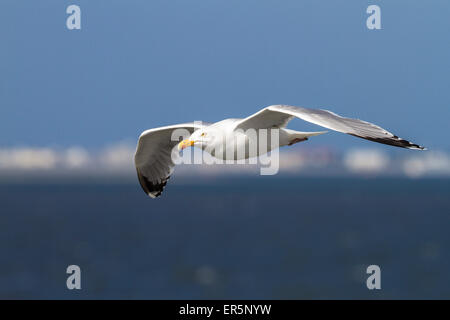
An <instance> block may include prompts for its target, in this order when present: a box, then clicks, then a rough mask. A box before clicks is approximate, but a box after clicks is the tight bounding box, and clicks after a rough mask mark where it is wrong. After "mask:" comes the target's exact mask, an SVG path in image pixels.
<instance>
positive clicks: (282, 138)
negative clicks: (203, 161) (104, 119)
mask: <svg viewBox="0 0 450 320" xmlns="http://www.w3.org/2000/svg"><path fill="white" fill-rule="evenodd" d="M295 117H296V118H300V119H302V120H304V121H308V122H311V123H314V124H316V125H319V126H321V127H324V128H327V129H330V130H334V131H338V132H342V133H347V134H350V135H352V136H355V137H359V138H363V139H367V140H371V141H374V142H378V143H383V144H387V145H391V146H395V147H401V148H407V149H415V150H425V148H424V147H421V146H419V145H417V144H414V143H411V142H409V141H407V140H404V139H401V138H399V137H397V136H396V135H394V134H392V133H390V132H389V131H387V130H385V129H383V128H381V127H379V126H377V125H375V124H372V123H369V122H366V121H362V120H358V119H351V118H344V117H341V116H339V115H337V114H336V113H333V112H331V111H328V110H321V109H308V108H302V107H293V106H287V105H273V106H269V107H266V108H264V109H262V110H260V111H258V112H257V113H255V114H253V115H251V116H249V117H247V118H244V119H226V120H222V121H219V122H216V123H213V124H205V123H195V122H194V123H183V124H176V125H172V126H166V127H160V128H155V129H150V130H146V131H144V132H143V133H142V134H141V136H140V137H139V141H138V145H137V149H136V154H135V157H134V162H135V165H136V170H137V175H138V179H139V182H140V184H141V186H142V189H144V191H145V193H146V194H148V195H149V196H150V197H151V198H156V197H159V196H160V195H161V193H162V191H163V189H164V187H165V185H166V183H167V180H169V178H170V176H171V174H172V172H173V168H174V166H175V163H174V161H173V158H172V156H173V150H176V149H178V150H182V149H184V148H186V147H190V146H195V147H200V148H201V149H203V150H205V151H207V152H209V153H211V154H212V155H213V156H214V157H216V158H221V159H225V154H227V153H226V152H215V151H214V150H218V149H219V150H222V151H224V150H225V149H226V146H224V141H225V140H226V139H231V140H233V139H235V138H236V137H240V138H243V139H239V141H242V143H243V145H242V146H241V147H244V148H245V150H248V149H249V145H250V144H251V142H252V140H254V139H255V138H256V139H261V138H260V137H261V136H260V135H249V134H247V132H248V130H249V129H252V130H256V131H257V132H258V131H261V130H262V129H264V130H272V129H278V132H279V135H278V139H279V141H277V146H279V147H282V146H286V145H293V144H294V143H297V142H301V141H305V140H308V138H309V137H312V136H317V135H319V134H323V133H326V132H327V131H320V132H300V131H294V130H290V129H286V125H287V124H288V122H289V121H290V120H292V119H293V118H295ZM177 129H184V130H186V132H189V134H190V136H189V137H188V138H187V139H184V140H182V141H179V140H174V139H172V133H173V132H174V130H177ZM224 138H225V139H224ZM267 139H268V142H267V146H268V148H266V149H265V150H261V149H258V150H257V154H256V155H255V156H260V155H262V154H264V153H267V152H269V151H271V146H272V145H273V144H272V143H271V142H270V137H269V136H267ZM226 141H228V140H226ZM177 147H178V148H177ZM235 147H236V146H235ZM211 150H213V151H211ZM227 156H228V154H227ZM250 156H251V155H250V154H249V153H248V152H247V151H246V152H244V153H243V154H240V156H237V155H236V152H232V157H233V158H234V160H237V159H239V158H245V159H246V158H249V157H250Z"/></svg>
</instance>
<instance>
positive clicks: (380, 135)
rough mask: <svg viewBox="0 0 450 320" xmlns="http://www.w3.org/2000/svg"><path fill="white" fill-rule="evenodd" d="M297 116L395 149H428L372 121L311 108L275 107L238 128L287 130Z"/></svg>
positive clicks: (254, 116) (257, 114)
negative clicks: (285, 127) (285, 128)
mask: <svg viewBox="0 0 450 320" xmlns="http://www.w3.org/2000/svg"><path fill="white" fill-rule="evenodd" d="M294 117H297V118H300V119H302V120H305V121H308V122H311V123H314V124H317V125H319V126H321V127H324V128H328V129H331V130H334V131H339V132H343V133H347V134H350V135H352V136H355V137H359V138H363V139H367V140H370V141H374V142H378V143H383V144H388V145H391V146H396V147H401V148H408V149H417V150H424V149H425V148H424V147H421V146H419V145H417V144H414V143H411V142H409V141H406V140H404V139H401V138H399V137H397V136H396V135H394V134H392V133H390V132H389V131H387V130H385V129H383V128H381V127H379V126H377V125H375V124H373V123H370V122H366V121H362V120H359V119H351V118H344V117H341V116H339V115H337V114H335V113H333V112H331V111H328V110H320V109H308V108H301V107H293V106H287V105H273V106H269V107H267V108H264V109H262V110H261V111H259V112H257V113H255V114H253V115H251V116H250V117H247V118H245V119H243V120H242V121H241V122H240V123H238V124H237V126H236V129H244V130H247V129H249V128H254V129H260V128H271V127H284V126H286V124H287V123H288V122H289V121H290V120H291V119H292V118H294Z"/></svg>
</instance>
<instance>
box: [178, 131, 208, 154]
mask: <svg viewBox="0 0 450 320" xmlns="http://www.w3.org/2000/svg"><path fill="white" fill-rule="evenodd" d="M212 139H213V135H212V134H211V132H209V131H207V130H205V129H199V130H196V131H194V132H193V133H192V134H191V136H190V137H189V138H188V139H185V140H183V141H181V142H180V143H179V144H178V150H183V149H186V148H187V147H199V148H201V149H205V148H206V146H207V145H208V143H210V142H211V141H212Z"/></svg>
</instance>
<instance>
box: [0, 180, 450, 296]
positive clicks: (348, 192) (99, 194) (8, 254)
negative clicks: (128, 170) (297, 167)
mask: <svg viewBox="0 0 450 320" xmlns="http://www.w3.org/2000/svg"><path fill="white" fill-rule="evenodd" d="M194 180H196V179H185V180H180V179H178V180H177V179H176V177H174V180H173V181H171V183H170V184H169V185H168V186H167V188H166V191H165V193H164V194H163V196H162V197H161V198H159V199H150V198H148V197H147V196H146V195H145V194H144V193H143V192H142V190H141V189H140V187H139V185H138V184H137V182H136V183H130V182H129V181H126V182H123V183H120V182H115V183H111V182H108V183H106V182H105V183H102V182H95V181H94V182H92V181H90V182H80V181H77V182H76V183H75V182H72V181H66V182H64V181H63V182H61V181H59V182H51V183H46V182H34V183H28V184H23V183H21V184H18V183H2V184H1V185H0V203H1V214H0V298H3V299H13V298H19V299H21V298H31V299H47V298H51V299H80V298H86V299H94V298H95V299H97V298H98V299H106V298H112V299H119V298H124V299H128V298H138V299H353V298H357V299H366V298H367V299H409V298H413V299H417V298H424V299H429V298H447V299H448V298H450V272H449V271H450V230H449V229H450V180H448V179H418V180H409V179H394V178H392V179H388V178H386V179H375V178H368V179H362V178H361V179H359V178H358V179H356V178H355V179H344V178H327V179H322V178H320V179H319V178H317V179H315V178H292V179H287V178H286V179H284V178H279V177H272V176H261V177H254V178H249V179H245V178H229V179H219V180H210V181H207V182H205V181H194ZM69 265H78V266H79V267H80V268H81V287H82V288H81V290H68V289H67V287H66V279H67V277H68V276H69V275H68V274H66V268H67V266H69ZM369 265H378V266H380V268H381V289H380V290H376V289H375V290H368V289H367V287H366V279H367V277H368V276H369V275H368V274H367V273H366V268H367V266H369Z"/></svg>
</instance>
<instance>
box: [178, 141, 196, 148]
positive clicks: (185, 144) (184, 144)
mask: <svg viewBox="0 0 450 320" xmlns="http://www.w3.org/2000/svg"><path fill="white" fill-rule="evenodd" d="M193 145H194V141H193V140H189V139H186V140H183V141H181V142H180V143H179V144H178V150H183V149H186V148H187V147H192V146H193Z"/></svg>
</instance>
